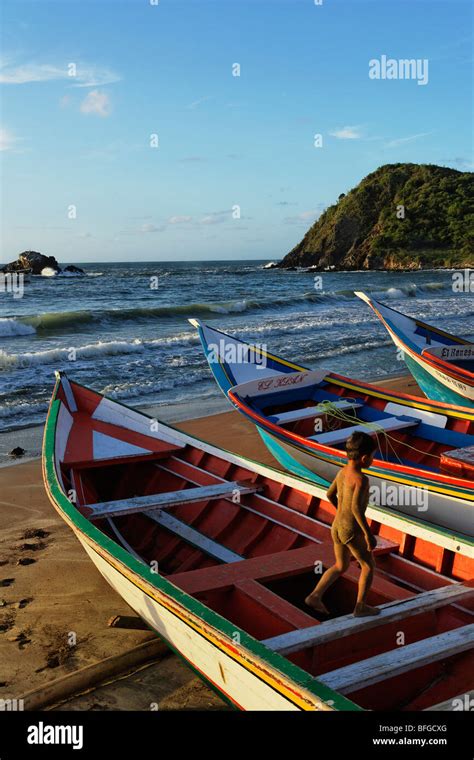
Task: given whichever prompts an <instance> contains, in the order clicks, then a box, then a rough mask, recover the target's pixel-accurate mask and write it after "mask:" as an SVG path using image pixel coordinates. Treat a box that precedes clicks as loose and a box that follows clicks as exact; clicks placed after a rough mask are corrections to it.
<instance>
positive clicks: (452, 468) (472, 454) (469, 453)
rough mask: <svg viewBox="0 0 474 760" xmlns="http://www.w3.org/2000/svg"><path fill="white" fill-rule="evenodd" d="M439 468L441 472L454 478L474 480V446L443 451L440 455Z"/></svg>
mask: <svg viewBox="0 0 474 760" xmlns="http://www.w3.org/2000/svg"><path fill="white" fill-rule="evenodd" d="M439 467H440V470H441V472H445V473H448V474H449V475H454V476H455V477H456V478H468V479H469V480H474V446H466V447H465V448H463V449H451V451H445V452H444V453H443V454H441V457H440V460H439Z"/></svg>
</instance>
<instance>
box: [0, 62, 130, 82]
mask: <svg viewBox="0 0 474 760" xmlns="http://www.w3.org/2000/svg"><path fill="white" fill-rule="evenodd" d="M54 80H67V81H69V83H70V84H71V86H72V87H98V86H101V85H104V84H112V82H118V81H119V80H120V77H119V75H118V74H116V73H115V72H114V71H112V70H111V69H107V68H101V67H100V66H94V65H91V64H85V63H80V62H75V61H67V62H65V63H63V64H60V65H56V64H50V63H24V64H21V65H19V66H12V65H10V64H9V63H8V62H6V61H2V62H1V63H0V82H1V83H3V84H29V83H31V82H51V81H54Z"/></svg>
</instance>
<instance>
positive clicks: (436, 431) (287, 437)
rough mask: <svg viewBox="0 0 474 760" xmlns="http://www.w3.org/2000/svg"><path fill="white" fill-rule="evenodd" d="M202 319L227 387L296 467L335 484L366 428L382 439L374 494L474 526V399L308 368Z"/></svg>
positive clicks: (209, 351)
mask: <svg viewBox="0 0 474 760" xmlns="http://www.w3.org/2000/svg"><path fill="white" fill-rule="evenodd" d="M194 324H196V325H197V326H198V327H199V331H200V336H201V340H202V342H203V345H204V348H205V352H206V356H207V357H208V361H209V366H210V367H211V369H212V372H213V374H214V376H215V378H216V380H217V382H218V383H219V385H220V387H221V388H222V390H223V391H224V392H225V393H226V395H227V396H228V398H229V399H230V401H231V402H232V403H233V404H234V405H235V407H236V408H237V409H238V410H239V411H240V412H242V413H243V414H244V415H245V416H246V417H248V418H249V419H250V420H251V421H252V422H253V423H254V424H255V425H257V428H258V430H259V433H260V434H261V437H262V438H263V440H264V442H265V444H266V446H267V448H268V449H269V450H270V452H271V453H272V454H273V456H274V457H275V458H276V459H277V460H278V461H279V462H280V463H281V464H282V465H283V466H284V467H285V468H286V469H288V470H290V471H291V472H293V473H295V474H296V475H299V476H301V477H305V478H309V479H311V480H315V482H317V483H320V484H322V485H327V484H328V483H329V482H331V481H332V480H333V479H334V477H335V476H336V474H337V471H338V469H339V468H340V467H341V466H343V465H344V464H345V462H346V454H345V449H344V446H345V441H346V440H347V438H348V437H349V435H350V434H351V433H353V432H354V431H355V430H364V431H365V432H367V433H369V434H370V435H373V436H376V437H377V443H378V450H377V453H376V458H375V461H374V463H373V466H372V467H371V468H370V470H368V471H367V472H366V474H367V475H368V477H369V480H370V484H371V496H372V500H373V501H375V502H376V503H378V504H380V505H382V506H383V505H384V504H385V505H388V506H393V505H396V506H397V508H398V509H399V510H400V511H401V512H404V513H406V514H413V515H416V516H418V517H420V518H424V519H426V520H427V521H429V522H431V523H435V524H438V525H442V526H444V527H447V528H452V529H454V530H456V531H459V532H461V533H465V534H467V535H471V536H472V535H473V534H474V437H473V435H474V412H473V410H472V409H469V408H467V407H457V406H451V405H447V404H444V403H442V402H437V401H426V400H425V399H423V398H420V397H416V396H410V395H407V394H404V393H398V392H395V391H388V390H387V389H385V388H377V387H376V386H373V385H370V384H369V383H363V382H361V381H357V380H352V379H350V378H347V377H344V376H342V375H338V374H336V373H334V372H328V371H326V370H318V371H316V372H314V371H313V372H312V371H310V370H307V371H304V368H302V367H298V366H297V365H295V364H292V363H290V362H287V361H285V360H283V359H280V358H279V357H277V356H275V355H273V354H268V353H267V352H265V351H264V350H263V348H258V349H256V348H255V347H251V346H248V345H247V344H243V347H241V346H239V345H238V344H239V343H242V341H238V339H236V338H234V337H231V336H226V334H225V333H222V332H220V331H216V330H214V329H213V328H210V327H209V326H208V325H201V324H200V323H197V322H196V321H194ZM245 346H247V349H246V350H244V349H245ZM243 357H245V359H246V361H244V360H243ZM257 358H258V361H259V363H260V364H257ZM266 358H268V363H267V364H266V365H265V362H264V360H265V359H266ZM295 369H296V370H297V371H296V372H295ZM242 378H244V380H243V379H242ZM249 378H251V379H249ZM232 383H234V386H232ZM237 383H238V384H237Z"/></svg>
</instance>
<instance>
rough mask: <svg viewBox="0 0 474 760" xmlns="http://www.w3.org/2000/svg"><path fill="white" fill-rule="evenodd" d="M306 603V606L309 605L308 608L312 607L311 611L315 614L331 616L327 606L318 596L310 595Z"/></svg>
mask: <svg viewBox="0 0 474 760" xmlns="http://www.w3.org/2000/svg"><path fill="white" fill-rule="evenodd" d="M304 601H305V604H307V605H308V607H311V609H313V610H314V611H315V612H322V613H323V615H329V610H328V608H327V607H326V605H325V604H323V603H322V601H321V599H320V598H319V597H318V596H313V595H312V594H310V595H309V596H307V597H306V599H305V600H304Z"/></svg>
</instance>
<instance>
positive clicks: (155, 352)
mask: <svg viewBox="0 0 474 760" xmlns="http://www.w3.org/2000/svg"><path fill="white" fill-rule="evenodd" d="M265 263H266V262H264V261H235V262H229V261H225V262H224V261H222V262H219V261H212V262H210V261H208V262H180V263H167V262H160V263H156V264H155V263H140V262H135V263H117V264H103V263H101V264H82V265H81V264H78V266H82V268H83V269H85V271H86V275H85V276H59V277H40V276H38V277H28V278H26V279H25V282H24V286H23V293H22V297H21V298H18V297H14V293H13V290H11V289H10V291H9V290H8V289H4V290H3V291H2V292H1V293H0V430H11V429H15V428H19V427H24V426H28V425H34V424H38V423H40V422H42V421H43V420H44V416H45V413H46V411H47V405H48V400H49V397H50V395H51V390H52V387H53V383H54V370H56V369H62V370H66V371H67V372H68V373H69V375H70V377H71V378H73V379H75V380H77V381H78V382H80V383H83V384H85V385H89V386H91V387H93V388H95V389H96V390H98V391H101V392H103V393H106V394H107V395H108V396H110V397H112V398H114V399H117V400H119V401H122V402H124V403H126V404H129V405H132V406H155V405H167V404H170V403H177V402H178V403H179V402H183V401H185V400H196V399H201V401H202V404H203V408H204V407H205V404H206V400H207V401H209V400H212V399H213V398H214V397H217V396H219V394H220V391H219V390H218V389H217V387H216V385H215V383H214V381H213V379H212V376H211V373H210V371H209V368H208V366H207V363H206V361H205V359H204V355H203V352H202V349H201V346H200V343H199V340H198V336H197V332H196V330H195V329H194V328H193V327H192V326H191V325H190V324H189V323H188V321H187V319H188V318H189V317H196V318H198V319H201V320H203V321H205V322H208V323H209V324H211V325H212V326H214V327H217V328H219V329H222V330H224V331H225V332H229V333H231V334H232V335H236V336H238V337H240V338H242V339H243V340H245V341H249V342H254V343H258V344H259V345H260V346H261V347H264V348H265V347H266V348H267V349H268V350H269V351H271V352H272V353H276V354H280V355H282V356H284V357H288V358H289V359H291V360H292V361H294V362H296V363H300V364H303V365H305V366H309V367H312V368H318V367H324V368H328V369H331V370H333V371H336V372H339V373H341V374H345V375H348V376H349V377H354V378H361V379H377V378H383V377H384V376H387V375H390V374H394V373H402V372H404V371H405V365H404V364H403V362H402V361H400V359H399V358H397V353H396V350H395V347H394V345H393V343H392V342H391V340H390V338H389V336H388V334H387V332H386V331H385V329H384V328H383V326H382V325H381V324H380V322H379V321H378V320H377V318H376V317H375V315H374V314H373V313H372V311H371V310H370V309H369V308H368V307H367V306H366V305H365V304H364V303H363V302H362V301H360V300H359V299H358V298H356V297H355V296H354V295H353V291H354V290H363V291H365V292H366V293H368V294H369V295H372V296H373V297H374V298H377V299H379V300H381V301H385V302H387V303H388V304H389V305H390V306H392V307H393V308H395V309H398V310H400V311H402V312H405V313H407V314H410V315H413V316H416V317H419V318H420V319H422V320H424V321H426V322H429V323H432V324H434V325H438V326H439V327H442V328H444V329H446V330H447V331H448V332H451V333H454V334H457V335H462V336H465V337H467V338H470V339H472V340H474V318H473V317H474V294H473V293H472V292H471V291H470V289H469V288H465V289H464V290H463V289H461V290H459V288H458V289H456V288H454V287H453V276H454V274H455V273H454V272H451V271H416V272H410V273H401V272H398V273H397V272H323V273H318V274H315V273H314V272H313V273H310V272H306V271H284V270H279V269H268V268H267V269H265V268H264V265H265Z"/></svg>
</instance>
